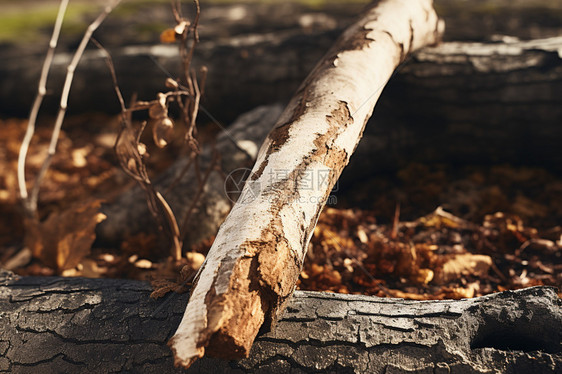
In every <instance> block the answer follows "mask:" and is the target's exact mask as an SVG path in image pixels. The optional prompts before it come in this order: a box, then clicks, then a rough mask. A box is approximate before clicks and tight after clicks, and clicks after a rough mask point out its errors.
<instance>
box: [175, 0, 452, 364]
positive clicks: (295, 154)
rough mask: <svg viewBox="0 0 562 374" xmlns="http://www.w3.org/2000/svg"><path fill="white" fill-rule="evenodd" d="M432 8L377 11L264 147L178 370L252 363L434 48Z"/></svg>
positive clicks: (199, 290) (191, 310)
mask: <svg viewBox="0 0 562 374" xmlns="http://www.w3.org/2000/svg"><path fill="white" fill-rule="evenodd" d="M432 4H433V3H432V1H431V0H419V1H411V0H410V1H403V0H386V1H380V2H377V3H375V4H374V5H372V6H371V8H370V9H367V10H366V11H365V12H363V14H362V15H361V17H360V19H359V20H358V21H357V22H356V23H354V24H353V25H351V26H350V27H349V28H347V29H346V30H345V31H344V33H343V34H342V36H341V37H340V38H339V39H338V41H337V42H336V43H335V44H334V46H333V47H332V48H331V49H330V51H328V53H327V54H326V56H325V57H324V58H323V59H322V60H321V61H320V62H319V63H318V64H317V65H316V67H315V68H314V70H313V71H312V72H311V73H310V75H309V76H308V77H307V78H306V79H305V81H304V82H303V84H302V85H301V87H300V88H299V90H297V93H296V94H295V96H293V98H292V100H291V101H290V102H289V104H288V106H287V108H286V109H285V111H284V112H283V114H281V117H280V118H279V119H278V121H277V123H276V125H275V126H274V128H273V130H272V131H271V132H270V134H269V135H268V137H267V138H266V140H265V142H264V144H263V145H262V147H261V149H260V151H259V153H258V156H257V160H256V164H255V166H254V169H253V175H252V176H251V177H250V178H249V180H248V181H247V182H246V184H245V186H244V188H243V191H242V193H241V195H240V198H239V200H238V201H237V203H236V204H235V205H234V207H233V208H232V210H231V211H230V213H229V215H228V216H227V218H226V220H225V222H224V223H223V225H222V226H221V228H220V229H219V232H218V234H217V237H216V238H215V241H214V243H213V246H212V247H211V249H210V250H209V253H208V254H207V257H206V259H205V262H204V264H203V265H202V267H201V269H200V271H199V273H198V276H197V277H196V280H195V282H194V288H193V290H192V293H191V296H190V299H189V303H188V305H187V308H186V310H185V313H184V317H183V318H182V321H181V323H180V325H179V327H178V329H177V331H176V333H175V334H174V336H173V337H172V339H171V340H170V347H171V348H172V350H173V352H174V356H175V363H176V364H177V365H181V366H185V367H189V366H190V365H191V364H193V362H194V361H195V360H196V359H197V358H200V357H202V356H203V355H204V354H205V353H209V354H211V355H214V356H218V357H221V358H226V359H234V358H241V357H244V356H247V355H248V354H249V351H250V348H251V346H252V343H253V341H254V339H255V337H256V335H257V333H258V331H259V329H260V328H261V327H262V325H263V326H264V327H265V328H266V329H267V328H269V326H270V325H272V324H273V323H274V322H275V321H276V320H277V317H278V315H279V314H280V313H281V312H282V311H283V309H284V307H285V305H286V303H287V301H288V299H289V298H290V296H291V295H292V291H293V289H294V287H295V284H296V281H297V279H298V276H299V273H300V269H301V266H302V261H303V259H304V256H305V254H306V249H307V247H308V243H309V241H310V238H311V236H312V233H313V230H314V226H315V225H316V221H317V219H318V215H319V214H320V211H321V210H322V208H323V206H324V204H325V203H326V200H327V198H328V196H329V194H330V191H331V189H332V187H333V186H334V184H335V183H336V181H337V179H338V178H339V176H340V174H341V172H342V170H343V168H344V167H345V166H346V165H347V163H348V162H349V157H350V156H351V154H352V153H353V151H354V149H355V148H356V146H357V143H358V142H359V139H360V138H361V136H362V134H363V130H364V127H365V124H366V122H367V120H368V118H369V117H370V115H371V113H372V110H373V108H374V106H375V103H376V102H377V100H378V97H379V96H380V93H381V90H382V88H383V87H384V85H385V84H386V82H387V81H388V79H389V78H390V77H391V75H392V73H393V71H394V69H395V68H396V67H397V66H398V65H399V64H400V63H401V62H403V60H404V58H405V57H406V56H407V55H408V54H409V53H411V52H412V51H415V50H417V49H419V48H421V47H424V46H426V45H431V44H435V43H437V42H438V40H439V37H440V31H442V24H441V23H440V21H439V20H438V18H437V15H436V14H435V11H434V10H433V7H432Z"/></svg>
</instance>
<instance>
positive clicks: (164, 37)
mask: <svg viewBox="0 0 562 374" xmlns="http://www.w3.org/2000/svg"><path fill="white" fill-rule="evenodd" d="M160 42H162V43H167V44H170V43H175V42H176V32H175V31H174V29H166V30H164V31H162V33H161V34H160Z"/></svg>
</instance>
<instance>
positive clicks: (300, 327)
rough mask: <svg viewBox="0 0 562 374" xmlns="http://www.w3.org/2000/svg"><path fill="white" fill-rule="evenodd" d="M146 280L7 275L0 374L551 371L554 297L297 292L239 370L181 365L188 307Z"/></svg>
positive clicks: (561, 328)
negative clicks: (158, 294) (179, 336)
mask: <svg viewBox="0 0 562 374" xmlns="http://www.w3.org/2000/svg"><path fill="white" fill-rule="evenodd" d="M150 292H151V289H150V286H149V285H148V284H146V283H142V282H137V281H128V280H111V279H104V280H101V279H80V278H78V279H68V278H66V279H64V278H17V277H15V276H13V274H11V273H0V316H1V317H0V331H2V334H1V336H0V371H1V372H11V373H54V372H64V373H84V372H90V373H111V372H120V373H176V372H177V373H180V372H189V373H196V372H213V373H221V372H224V373H226V372H238V373H245V372H253V373H286V372H295V373H308V372H318V371H323V372H349V373H351V372H356V373H360V372H363V373H374V374H376V373H406V372H413V371H415V372H417V373H490V372H501V373H555V372H559V371H561V370H562V353H561V352H562V346H561V336H562V308H561V301H560V299H559V298H558V297H557V296H556V293H555V292H554V290H553V289H551V288H546V287H542V288H538V287H535V288H529V289H524V290H520V291H516V292H504V293H500V294H494V295H489V296H485V297H480V298H475V299H470V300H460V301H453V300H447V301H427V302H418V301H404V300H400V299H380V298H374V297H366V296H352V295H339V294H329V293H320V292H301V291H297V292H295V294H294V296H293V298H292V299H291V300H290V301H289V303H288V307H287V309H286V311H285V313H284V315H283V317H282V318H281V319H280V320H279V322H278V326H277V329H276V330H275V332H274V333H268V334H261V335H260V336H258V338H257V339H256V342H255V344H254V346H253V348H252V351H251V352H250V357H248V358H246V359H244V360H240V361H230V362H227V361H222V360H217V359H211V358H203V359H201V360H200V361H198V362H196V363H195V364H194V365H193V366H192V367H191V368H190V369H189V370H188V371H183V370H181V369H178V368H174V367H173V357H172V353H171V351H170V350H169V348H168V347H167V346H166V341H167V339H168V338H169V337H170V336H171V334H172V332H173V329H174V327H175V325H176V323H177V322H179V320H180V318H181V314H182V311H183V308H184V307H185V304H186V301H187V298H186V297H185V295H175V294H174V295H169V296H168V298H166V299H160V300H152V299H150V298H149V294H150Z"/></svg>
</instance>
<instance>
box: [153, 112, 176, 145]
mask: <svg viewBox="0 0 562 374" xmlns="http://www.w3.org/2000/svg"><path fill="white" fill-rule="evenodd" d="M152 136H153V138H154V143H155V144H156V145H157V146H158V147H159V148H164V147H165V146H167V145H168V143H169V141H170V140H171V139H172V138H173V136H174V122H173V121H172V120H171V119H170V118H168V117H163V118H161V119H159V120H157V121H155V122H154V124H153V125H152Z"/></svg>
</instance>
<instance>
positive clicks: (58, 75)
mask: <svg viewBox="0 0 562 374" xmlns="http://www.w3.org/2000/svg"><path fill="white" fill-rule="evenodd" d="M435 4H436V8H437V11H438V14H439V15H440V16H441V17H443V18H444V20H445V22H446V23H447V24H448V27H447V32H446V34H445V36H444V37H445V40H446V41H489V40H490V38H491V37H493V36H494V35H510V36H514V37H518V38H521V39H524V40H527V39H538V38H547V37H553V36H559V35H561V32H562V25H561V23H560V17H561V14H562V6H561V5H560V3H559V2H556V1H545V0H528V1H508V0H472V1H470V2H467V1H462V2H459V1H452V0H436V1H435ZM363 7H364V4H361V3H358V2H345V3H339V2H323V6H322V7H320V8H319V7H318V6H316V7H313V8H311V7H309V6H307V5H306V4H303V3H302V2H301V3H298V4H297V3H294V2H282V3H279V2H262V3H259V4H256V3H251V4H216V5H215V4H209V3H206V4H204V5H203V9H202V14H201V20H200V23H201V32H200V36H201V44H200V45H199V46H198V49H197V51H196V54H195V60H194V66H201V65H202V64H204V65H206V66H208V67H209V75H208V80H207V83H206V92H207V94H206V95H205V96H206V97H205V98H204V103H203V104H204V105H205V106H206V108H207V109H209V110H210V111H211V113H213V115H214V116H215V117H217V118H218V119H220V120H222V121H225V122H230V121H232V120H233V119H234V118H235V117H236V116H238V115H239V114H240V113H242V112H244V111H247V110H250V109H252V108H255V107H256V106H259V105H264V104H268V103H272V102H275V101H284V100H287V98H289V97H290V95H291V94H292V93H293V92H294V91H295V90H296V88H297V87H298V85H299V84H300V83H301V82H302V80H303V79H304V78H305V77H306V75H307V74H308V73H309V72H310V70H311V69H312V68H313V67H314V65H315V64H316V62H317V61H318V60H319V59H320V58H321V57H322V55H323V54H324V53H325V52H326V51H327V50H328V48H329V47H330V46H331V45H332V44H333V42H334V41H335V39H336V38H337V37H338V35H339V34H340V33H341V31H342V30H343V29H344V28H345V26H347V25H348V24H349V23H351V22H352V21H353V19H354V17H355V15H356V14H358V13H359V12H360V11H361V9H362V8H363ZM131 8H133V7H131ZM130 11H132V9H129V8H128V10H127V12H123V15H125V14H128V16H127V17H126V18H125V19H123V18H122V15H121V14H116V13H115V14H113V15H112V16H111V17H110V18H109V19H108V20H107V21H106V23H105V24H104V25H103V26H102V28H101V29H100V30H98V31H97V33H96V39H97V40H99V41H100V42H101V43H102V44H103V45H104V46H105V47H106V48H108V49H109V50H110V51H111V54H112V56H113V58H114V60H115V63H116V70H117V76H118V77H119V82H120V85H121V88H122V90H123V92H124V94H125V97H126V98H130V95H131V94H132V93H134V92H137V93H138V94H139V98H140V99H151V98H154V97H155V95H156V93H157V92H159V91H160V90H162V87H163V79H164V78H165V75H164V73H163V72H162V71H160V69H159V68H158V67H157V66H156V65H155V63H154V61H153V59H152V58H151V57H150V56H151V55H152V56H153V57H154V60H156V61H158V63H160V64H162V65H163V66H165V67H166V68H167V69H168V70H169V71H170V72H171V73H172V75H177V74H178V67H179V66H180V62H179V59H178V56H177V48H176V46H165V45H150V46H149V45H147V44H154V43H156V42H157V40H158V29H156V30H155V29H154V26H156V25H159V24H164V25H165V24H167V23H169V22H170V9H169V4H168V3H165V2H164V3H156V4H155V3H154V2H153V3H151V4H148V3H147V4H144V5H143V9H140V14H138V15H136V16H135V15H134V14H129V13H128V12H130ZM147 14H150V17H149V18H150V21H147ZM151 22H153V23H151ZM123 24H127V25H128V26H129V27H127V28H123ZM141 30H145V32H142V33H139V31H141ZM148 30H150V32H149V31H148ZM74 38H75V37H74V36H72V35H70V36H69V35H68V34H67V33H66V32H65V33H63V35H62V38H61V40H60V44H59V45H60V47H59V50H58V51H57V58H56V61H55V66H54V67H53V69H52V72H51V74H50V79H49V87H48V88H49V91H50V92H49V93H51V90H52V94H50V95H48V97H47V98H46V101H45V102H44V105H43V109H45V110H47V111H48V110H49V108H50V110H51V111H52V112H53V113H55V112H56V110H57V109H58V97H59V96H60V92H59V91H58V90H59V87H62V82H63V81H64V76H65V74H66V66H67V65H68V62H69V61H70V58H71V54H66V53H65V51H68V50H72V48H73V43H76V42H75V40H74ZM23 39H27V38H23ZM23 39H22V38H18V39H17V40H15V41H14V43H13V45H7V44H4V43H0V113H2V114H4V115H7V114H15V115H20V116H27V115H28V112H29V108H30V106H31V101H32V99H33V97H34V94H35V90H36V86H37V81H38V77H39V72H40V69H41V62H42V61H43V56H44V53H45V49H46V46H47V43H48V40H42V39H41V38H37V39H38V40H37V41H35V43H33V44H32V45H31V46H30V45H28V44H26V40H23ZM168 47H169V48H168ZM30 49H31V52H30ZM93 49H94V50H95V49H96V48H93ZM224 66H228V68H227V69H225V68H224ZM139 77H142V79H139ZM57 92H58V93H57ZM398 102H400V100H399V101H398ZM110 109H111V110H112V111H113V112H114V113H116V112H118V111H119V110H120V108H119V104H118V103H117V100H116V99H115V95H114V92H113V89H112V82H111V77H110V75H109V73H108V71H107V66H106V64H105V62H104V60H103V57H102V56H100V55H99V54H98V53H97V51H93V53H90V54H89V55H87V56H86V58H85V59H84V60H83V61H82V62H81V63H80V65H79V66H78V69H77V71H76V76H75V82H74V84H73V88H72V94H71V97H70V105H69V111H70V112H74V113H76V112H91V111H93V110H98V111H103V112H107V111H108V110H110ZM407 109H408V110H410V109H409V108H407ZM483 117H485V116H483Z"/></svg>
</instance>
